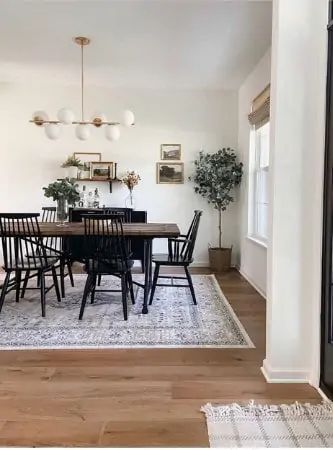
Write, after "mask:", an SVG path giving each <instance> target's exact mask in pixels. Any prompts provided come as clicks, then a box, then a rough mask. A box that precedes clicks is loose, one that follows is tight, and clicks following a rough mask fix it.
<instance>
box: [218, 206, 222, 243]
mask: <svg viewBox="0 0 333 450" xmlns="http://www.w3.org/2000/svg"><path fill="white" fill-rule="evenodd" d="M219 248H222V209H219Z"/></svg>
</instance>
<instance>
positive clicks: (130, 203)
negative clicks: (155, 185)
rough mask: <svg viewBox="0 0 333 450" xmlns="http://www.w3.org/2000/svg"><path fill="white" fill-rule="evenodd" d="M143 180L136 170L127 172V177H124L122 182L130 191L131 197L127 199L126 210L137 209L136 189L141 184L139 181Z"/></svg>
mask: <svg viewBox="0 0 333 450" xmlns="http://www.w3.org/2000/svg"><path fill="white" fill-rule="evenodd" d="M140 180H141V178H140V175H139V174H138V173H136V172H135V171H134V170H130V171H129V170H128V171H127V172H126V175H124V176H123V177H122V179H121V181H122V182H123V183H124V185H125V186H127V188H128V190H129V195H128V196H127V197H126V199H125V206H126V208H132V209H135V207H136V199H135V197H134V194H133V190H134V187H135V186H137V185H138V184H139V181H140Z"/></svg>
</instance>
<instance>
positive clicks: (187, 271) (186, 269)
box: [184, 266, 197, 305]
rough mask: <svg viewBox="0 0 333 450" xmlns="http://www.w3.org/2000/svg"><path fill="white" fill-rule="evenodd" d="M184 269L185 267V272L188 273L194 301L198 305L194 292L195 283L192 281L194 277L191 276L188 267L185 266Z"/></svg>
mask: <svg viewBox="0 0 333 450" xmlns="http://www.w3.org/2000/svg"><path fill="white" fill-rule="evenodd" d="M184 269H185V273H186V277H187V281H188V284H189V286H190V291H191V294H192V299H193V303H194V304H195V305H196V304H197V300H196V298H195V292H194V287H193V283H192V277H191V274H190V272H189V270H188V267H187V266H185V267H184Z"/></svg>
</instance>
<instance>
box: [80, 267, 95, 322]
mask: <svg viewBox="0 0 333 450" xmlns="http://www.w3.org/2000/svg"><path fill="white" fill-rule="evenodd" d="M91 277H92V276H91V275H88V277H87V281H86V284H85V286H84V292H83V297H82V302H81V308H80V315H79V320H82V317H83V313H84V308H85V306H86V303H87V297H88V294H89V291H90V286H91V282H92V281H91Z"/></svg>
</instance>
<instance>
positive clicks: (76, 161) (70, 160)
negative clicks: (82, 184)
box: [61, 155, 83, 169]
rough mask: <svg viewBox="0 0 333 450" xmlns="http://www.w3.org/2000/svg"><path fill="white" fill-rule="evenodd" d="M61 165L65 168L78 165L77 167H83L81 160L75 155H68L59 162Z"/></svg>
mask: <svg viewBox="0 0 333 450" xmlns="http://www.w3.org/2000/svg"><path fill="white" fill-rule="evenodd" d="M61 167H63V168H65V167H78V168H79V169H81V168H82V167H83V164H82V162H81V160H80V159H79V158H76V156H75V155H70V156H68V158H67V159H66V161H65V162H64V163H62V164H61Z"/></svg>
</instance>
